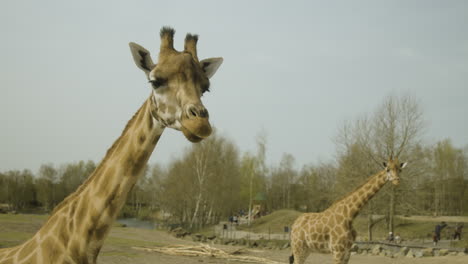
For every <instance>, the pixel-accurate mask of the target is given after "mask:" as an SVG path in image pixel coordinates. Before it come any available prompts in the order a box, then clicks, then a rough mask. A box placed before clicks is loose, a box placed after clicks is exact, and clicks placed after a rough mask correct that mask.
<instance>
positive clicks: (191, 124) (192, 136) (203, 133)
mask: <svg viewBox="0 0 468 264" xmlns="http://www.w3.org/2000/svg"><path fill="white" fill-rule="evenodd" d="M180 130H181V131H182V133H183V134H184V136H185V137H186V138H187V139H188V140H189V141H190V142H193V143H197V142H200V141H202V140H203V139H205V138H207V137H208V136H209V135H211V132H212V128H211V125H210V122H208V119H207V118H193V119H185V120H182V122H181V129H180Z"/></svg>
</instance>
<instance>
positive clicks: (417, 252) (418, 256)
mask: <svg viewBox="0 0 468 264" xmlns="http://www.w3.org/2000/svg"><path fill="white" fill-rule="evenodd" d="M414 257H416V258H422V257H423V253H422V251H416V252H414Z"/></svg>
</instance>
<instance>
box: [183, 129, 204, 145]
mask: <svg viewBox="0 0 468 264" xmlns="http://www.w3.org/2000/svg"><path fill="white" fill-rule="evenodd" d="M181 130H182V133H183V134H184V136H185V138H186V139H188V141H190V142H192V143H198V142H200V141H202V140H203V138H202V137H199V136H197V135H195V134H193V133H192V132H190V131H189V130H188V129H186V128H185V127H182V129H181Z"/></svg>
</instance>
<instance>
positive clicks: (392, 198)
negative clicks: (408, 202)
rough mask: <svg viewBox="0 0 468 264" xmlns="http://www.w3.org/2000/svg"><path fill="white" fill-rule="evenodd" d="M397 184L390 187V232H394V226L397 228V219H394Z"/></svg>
mask: <svg viewBox="0 0 468 264" xmlns="http://www.w3.org/2000/svg"><path fill="white" fill-rule="evenodd" d="M395 192H396V191H395V186H392V187H391V188H390V210H389V214H388V218H389V226H388V228H389V230H388V231H389V232H392V233H393V232H394V228H395V221H394V217H395Z"/></svg>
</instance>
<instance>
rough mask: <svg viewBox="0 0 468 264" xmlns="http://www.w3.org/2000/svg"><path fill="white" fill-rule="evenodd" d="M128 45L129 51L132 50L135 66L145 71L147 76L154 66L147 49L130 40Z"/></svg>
mask: <svg viewBox="0 0 468 264" xmlns="http://www.w3.org/2000/svg"><path fill="white" fill-rule="evenodd" d="M128 45H129V46H130V51H131V52H132V56H133V60H134V61H135V64H136V66H138V68H140V69H142V70H143V71H144V72H145V73H146V76H148V75H149V73H150V71H151V70H152V69H153V68H154V66H155V65H154V63H153V60H152V59H151V56H150V53H149V51H147V50H146V49H145V48H143V47H142V46H140V45H138V44H136V43H134V42H130V43H129V44H128Z"/></svg>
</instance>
